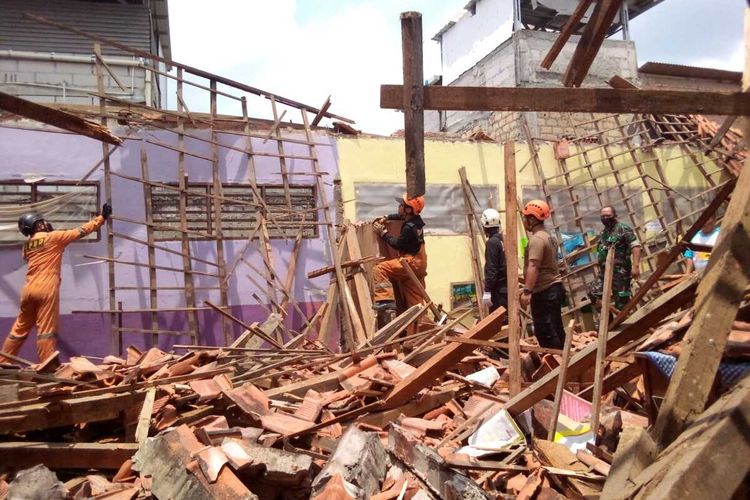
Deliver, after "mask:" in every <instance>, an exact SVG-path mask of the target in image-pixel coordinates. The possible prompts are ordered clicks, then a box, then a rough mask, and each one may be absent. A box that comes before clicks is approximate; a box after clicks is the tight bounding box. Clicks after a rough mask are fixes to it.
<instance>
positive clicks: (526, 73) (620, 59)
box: [513, 30, 638, 87]
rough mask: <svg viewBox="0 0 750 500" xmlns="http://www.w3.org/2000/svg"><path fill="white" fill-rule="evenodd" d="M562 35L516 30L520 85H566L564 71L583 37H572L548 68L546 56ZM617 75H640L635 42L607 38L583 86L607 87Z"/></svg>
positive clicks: (627, 78)
mask: <svg viewBox="0 0 750 500" xmlns="http://www.w3.org/2000/svg"><path fill="white" fill-rule="evenodd" d="M558 35H559V34H558V33H547V32H542V31H529V30H521V31H517V32H515V33H513V42H514V45H515V48H516V63H517V65H518V80H517V85H518V86H519V87H560V86H561V85H562V83H561V82H562V77H563V74H564V73H565V69H566V68H567V67H568V63H569V62H570V59H571V58H572V57H573V52H574V51H575V48H576V46H577V45H578V41H579V39H580V37H579V36H572V37H570V40H568V43H566V44H565V47H563V50H562V51H561V52H560V55H558V56H557V59H555V62H554V63H553V64H552V67H551V68H550V69H544V68H542V66H541V62H542V59H544V56H546V55H547V52H549V49H550V47H552V44H553V43H554V41H555V39H556V38H557V37H558ZM614 75H619V76H621V77H623V78H625V79H626V80H631V81H632V80H635V79H637V78H638V62H637V59H636V54H635V43H634V42H632V41H625V40H604V43H603V44H602V47H601V49H599V52H598V53H597V56H596V58H595V59H594V63H593V64H592V65H591V69H589V71H588V73H587V75H586V79H585V80H584V81H583V85H582V86H583V87H607V86H608V85H607V81H608V80H609V79H610V78H612V77H613V76H614Z"/></svg>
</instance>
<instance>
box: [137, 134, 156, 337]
mask: <svg viewBox="0 0 750 500" xmlns="http://www.w3.org/2000/svg"><path fill="white" fill-rule="evenodd" d="M150 177H151V176H150V174H149V170H148V155H147V153H146V148H145V143H143V144H142V145H141V178H142V179H143V205H144V211H145V216H146V217H145V219H146V241H147V243H148V248H147V252H148V287H149V290H148V291H149V308H150V309H151V311H150V312H149V316H150V317H151V346H152V347H159V334H158V333H157V331H158V330H159V313H158V312H157V310H158V308H159V300H158V296H157V289H156V287H157V283H156V248H154V217H153V213H154V211H153V207H152V201H151V184H150Z"/></svg>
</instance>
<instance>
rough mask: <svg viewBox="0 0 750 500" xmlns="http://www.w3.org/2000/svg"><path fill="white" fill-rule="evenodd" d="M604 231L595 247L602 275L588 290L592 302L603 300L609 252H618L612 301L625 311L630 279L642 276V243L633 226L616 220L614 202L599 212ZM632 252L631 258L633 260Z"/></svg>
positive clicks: (615, 262) (616, 253) (628, 296)
mask: <svg viewBox="0 0 750 500" xmlns="http://www.w3.org/2000/svg"><path fill="white" fill-rule="evenodd" d="M599 215H600V217H601V221H602V224H603V225H604V230H603V231H602V232H601V234H600V235H599V242H598V243H597V246H596V258H597V260H598V262H599V277H598V279H597V280H596V281H595V282H594V283H593V284H592V286H591V289H590V290H589V297H590V298H591V300H592V301H599V300H601V299H602V290H603V289H604V271H605V269H604V267H605V263H606V261H607V252H608V251H609V250H610V249H612V250H614V252H615V260H614V270H613V273H612V304H613V305H614V306H615V308H616V309H617V310H622V308H623V307H625V304H627V303H628V302H629V301H630V296H631V293H630V282H631V279H632V278H635V279H638V278H639V277H640V275H641V270H640V263H641V244H640V242H639V241H638V238H637V237H636V235H635V232H633V229H632V228H631V227H630V226H628V225H626V224H623V223H622V222H618V221H617V212H616V211H615V208H614V207H612V206H611V205H608V206H606V207H602V209H601V211H600V212H599ZM631 255H632V261H631Z"/></svg>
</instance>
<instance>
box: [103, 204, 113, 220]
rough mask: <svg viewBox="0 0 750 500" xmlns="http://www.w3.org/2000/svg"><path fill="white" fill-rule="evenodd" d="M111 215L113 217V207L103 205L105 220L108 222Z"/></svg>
mask: <svg viewBox="0 0 750 500" xmlns="http://www.w3.org/2000/svg"><path fill="white" fill-rule="evenodd" d="M110 215H112V205H110V204H109V203H105V204H104V205H102V217H104V220H107V219H109V216H110Z"/></svg>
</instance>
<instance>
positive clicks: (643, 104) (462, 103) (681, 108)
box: [380, 85, 750, 115]
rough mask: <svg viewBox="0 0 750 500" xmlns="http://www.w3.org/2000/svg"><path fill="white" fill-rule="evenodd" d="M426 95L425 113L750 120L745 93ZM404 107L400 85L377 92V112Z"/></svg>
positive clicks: (430, 89)
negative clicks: (744, 117)
mask: <svg viewBox="0 0 750 500" xmlns="http://www.w3.org/2000/svg"><path fill="white" fill-rule="evenodd" d="M424 92H425V102H424V109H426V110H451V111H562V112H584V113H626V114H629V113H646V114H653V113H674V114H706V115H748V114H750V94H747V93H743V92H693V91H685V90H641V89H638V90H636V89H598V88H576V89H568V88H549V87H545V88H517V87H453V86H451V87H439V86H432V85H428V86H427V87H425V89H424ZM403 105H404V104H403V86H402V85H381V86H380V107H381V108H384V109H403Z"/></svg>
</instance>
